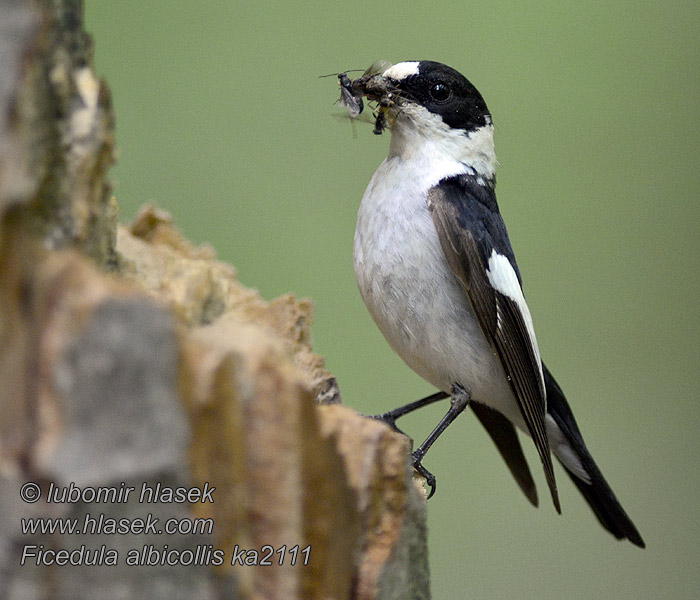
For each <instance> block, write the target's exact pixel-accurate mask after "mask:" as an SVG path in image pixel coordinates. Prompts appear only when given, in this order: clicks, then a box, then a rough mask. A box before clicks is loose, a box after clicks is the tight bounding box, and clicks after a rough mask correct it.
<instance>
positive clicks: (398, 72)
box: [382, 61, 420, 81]
mask: <svg viewBox="0 0 700 600" xmlns="http://www.w3.org/2000/svg"><path fill="white" fill-rule="evenodd" d="M419 64H420V63H419V62H418V61H407V62H400V63H397V64H395V65H392V66H391V67H389V68H388V69H387V70H386V71H384V73H382V77H390V78H391V79H395V80H396V81H401V80H402V79H405V78H406V77H409V76H410V75H418V65H419Z"/></svg>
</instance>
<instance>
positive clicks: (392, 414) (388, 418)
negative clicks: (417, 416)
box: [372, 392, 449, 435]
mask: <svg viewBox="0 0 700 600" xmlns="http://www.w3.org/2000/svg"><path fill="white" fill-rule="evenodd" d="M448 395H449V394H447V393H445V392H436V393H434V394H431V395H430V396H427V397H425V398H421V399H420V400H416V401H415V402H410V403H409V404H405V405H404V406H399V407H398V408H395V409H394V410H390V411H387V412H385V413H382V414H380V415H372V418H373V419H377V420H379V421H384V422H385V423H386V424H387V425H389V427H391V428H392V429H393V430H394V431H398V432H399V433H402V434H403V435H406V434H405V433H404V432H403V431H401V430H400V429H399V428H398V427H397V426H396V420H397V419H400V418H401V417H403V416H404V415H407V414H408V413H412V412H413V411H414V410H418V409H419V408H423V407H424V406H428V405H429V404H432V403H433V402H437V401H438V400H442V399H443V398H447V396H448Z"/></svg>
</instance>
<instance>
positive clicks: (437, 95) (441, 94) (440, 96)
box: [430, 83, 450, 102]
mask: <svg viewBox="0 0 700 600" xmlns="http://www.w3.org/2000/svg"><path fill="white" fill-rule="evenodd" d="M430 97H431V98H432V99H433V100H435V101H437V102H444V101H445V100H447V99H448V98H449V97H450V88H449V86H448V85H447V84H445V83H435V84H433V85H432V87H431V88H430Z"/></svg>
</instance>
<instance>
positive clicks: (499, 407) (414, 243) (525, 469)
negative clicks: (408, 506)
mask: <svg viewBox="0 0 700 600" xmlns="http://www.w3.org/2000/svg"><path fill="white" fill-rule="evenodd" d="M378 64H381V68H380V69H379V71H378V70H377V68H376V67H374V68H373V67H370V69H368V71H367V72H366V73H365V74H363V75H362V76H360V77H358V78H357V79H354V80H347V81H345V84H344V85H343V92H344V94H345V95H346V96H348V97H349V96H352V97H354V99H355V104H356V105H357V106H358V107H359V106H360V103H359V102H357V100H359V99H361V98H362V97H366V98H367V99H368V101H369V102H370V103H372V104H376V107H377V108H376V111H375V117H376V124H375V133H382V131H383V130H384V129H385V128H388V129H389V132H390V134H391V139H390V143H389V151H388V155H387V157H386V158H385V159H384V161H383V162H382V163H381V164H380V165H379V167H378V168H377V170H376V172H375V173H374V175H373V176H372V178H371V179H370V181H369V184H368V186H367V189H366V191H365V193H364V195H363V197H362V201H361V203H360V207H359V211H358V215H357V223H356V228H355V236H354V245H353V259H354V260H353V262H354V271H355V277H356V281H357V285H358V288H359V291H360V295H361V296H362V299H363V301H364V303H365V305H366V307H367V309H368V311H369V313H370V315H371V316H372V319H373V320H374V322H375V323H376V325H377V327H378V328H379V330H380V331H381V333H382V334H383V336H384V337H385V339H386V341H387V342H388V344H389V346H391V348H392V349H393V350H394V351H395V352H396V353H397V354H398V355H399V356H400V357H401V358H402V359H403V361H404V362H405V363H406V364H407V365H408V366H409V367H410V368H411V369H412V370H413V371H415V372H416V373H417V374H418V375H420V376H421V377H422V378H423V379H425V380H426V381H427V382H429V383H430V384H431V385H432V386H434V387H435V388H437V390H438V392H436V393H434V394H432V395H431V396H428V397H427V398H423V399H421V400H418V401H416V402H412V403H410V404H408V405H406V406H403V407H399V408H398V409H394V410H392V411H388V412H386V413H383V414H382V415H378V418H381V419H382V420H384V421H386V422H387V423H389V424H390V425H391V426H392V427H394V428H395V429H397V430H398V431H401V430H399V429H398V427H396V420H397V419H398V418H399V417H401V416H403V415H405V414H407V413H408V412H411V411H413V410H416V409H418V408H421V407H423V406H425V405H427V404H431V403H433V402H436V401H438V400H441V399H444V398H447V397H449V399H450V401H449V409H448V411H447V413H446V414H445V416H444V417H443V419H442V420H441V421H440V423H438V425H437V426H436V427H435V429H434V430H433V431H432V432H431V433H430V435H429V436H428V437H427V438H426V440H425V441H424V442H423V443H422V444H421V445H420V446H419V447H418V448H417V449H416V450H414V451H413V453H412V455H411V458H412V464H413V466H414V468H415V469H416V470H417V471H418V473H420V474H421V475H423V476H424V477H425V478H426V480H427V483H428V485H429V486H430V494H429V495H428V497H430V496H431V495H432V494H433V493H434V491H435V486H436V479H435V477H434V475H433V474H432V473H430V471H428V470H427V469H426V468H425V467H424V466H423V464H422V461H423V458H424V457H425V454H426V453H427V451H428V449H429V448H430V447H431V445H432V444H433V443H434V442H435V440H436V439H437V438H438V437H439V436H440V434H441V433H442V432H443V431H444V430H445V429H446V428H447V426H448V425H449V424H450V423H451V422H452V421H454V419H455V418H456V417H457V416H458V415H459V414H461V413H462V412H463V411H464V410H465V409H466V408H467V407H469V408H470V409H471V410H472V412H473V413H474V414H475V415H476V417H477V419H478V420H479V421H480V422H481V424H482V425H483V426H484V428H485V429H486V431H487V432H488V434H489V435H490V436H491V438H492V440H493V441H494V443H495V445H496V447H497V449H498V451H499V452H500V454H501V455H502V457H503V459H504V460H505V462H506V464H507V466H508V468H509V470H510V472H511V473H512V475H513V477H514V478H515V480H516V482H517V484H518V485H519V487H520V488H521V490H522V491H523V493H524V494H525V496H526V498H527V499H528V500H529V501H530V502H531V503H532V504H533V505H535V506H537V504H538V499H537V491H536V487H535V483H534V480H533V478H532V475H531V473H530V469H529V466H528V464H527V461H526V459H525V456H524V454H523V450H522V446H521V444H520V440H519V437H518V434H517V432H516V430H520V431H522V432H523V433H525V434H527V435H529V436H530V437H531V438H532V440H533V442H534V444H535V447H536V449H537V452H538V454H539V458H540V460H541V462H542V466H543V469H544V473H545V478H546V481H547V484H548V486H549V490H550V494H551V497H552V501H553V504H554V507H555V509H556V510H557V512H559V513H561V506H560V502H559V496H558V491H557V484H556V480H555V475H554V469H553V464H552V457H551V455H552V454H554V456H555V457H556V458H557V459H558V461H559V462H560V463H561V464H562V466H563V467H564V470H565V471H566V473H567V474H568V475H569V477H570V478H571V480H572V481H573V483H574V484H575V486H576V487H577V488H578V490H579V492H580V493H581V494H582V495H583V497H584V498H585V500H586V501H587V502H588V504H589V505H590V507H591V509H592V510H593V512H594V514H595V516H596V517H597V518H598V520H599V521H600V523H601V524H602V526H603V527H604V528H605V529H607V530H608V531H609V532H610V533H611V534H612V535H613V536H615V537H616V538H618V539H627V540H629V541H630V542H631V543H632V544H635V545H636V546H639V547H642V548H643V547H645V543H644V541H643V539H642V537H641V535H640V534H639V532H638V530H637V528H636V527H635V525H634V523H633V522H632V520H631V519H630V518H629V516H628V515H627V513H626V512H625V511H624V509H623V508H622V506H621V505H620V503H619V501H618V500H617V498H616V497H615V494H614V493H613V491H612V489H611V488H610V486H609V485H608V483H607V482H606V480H605V478H604V477H603V475H602V473H601V471H600V469H599V468H598V466H597V465H596V463H595V461H594V460H593V457H592V456H591V454H590V452H589V451H588V449H587V447H586V444H585V443H584V440H583V437H582V435H581V432H580V430H579V427H578V425H577V423H576V420H575V419H574V415H573V413H572V411H571V408H570V407H569V404H568V402H567V400H566V398H565V396H564V393H563V391H562V389H561V388H560V386H559V385H558V384H557V382H556V381H555V379H554V377H553V376H552V374H551V373H550V371H549V370H548V369H547V367H546V366H545V364H544V363H543V362H542V359H541V357H540V350H539V346H538V344H537V338H536V336H535V331H534V327H533V320H532V316H531V313H530V310H529V308H528V305H527V303H526V301H525V297H524V294H523V288H522V278H521V275H520V271H519V269H518V265H517V263H516V260H515V255H514V254H513V249H512V247H511V243H510V240H509V237H508V233H507V230H506V226H505V224H504V221H503V218H502V216H501V214H500V211H499V208H498V204H497V201H496V194H495V181H496V179H495V175H496V165H497V160H496V155H495V152H494V126H493V121H492V117H491V113H490V112H489V110H488V108H487V106H486V103H485V101H484V99H483V97H482V95H481V94H480V93H479V91H478V90H477V89H476V87H474V85H472V83H471V82H470V81H469V80H468V79H467V78H466V77H464V76H463V75H462V74H461V73H459V72H458V71H456V70H455V69H453V68H452V67H449V66H447V65H445V64H442V63H439V62H435V61H425V60H424V61H404V62H399V63H396V64H391V63H388V62H384V61H382V62H380V63H378ZM387 65H389V66H387Z"/></svg>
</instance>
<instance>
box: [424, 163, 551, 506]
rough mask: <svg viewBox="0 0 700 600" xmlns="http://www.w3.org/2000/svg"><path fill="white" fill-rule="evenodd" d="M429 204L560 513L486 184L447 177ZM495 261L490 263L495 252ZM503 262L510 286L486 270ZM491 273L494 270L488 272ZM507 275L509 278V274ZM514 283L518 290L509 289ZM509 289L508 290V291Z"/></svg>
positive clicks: (543, 407)
mask: <svg viewBox="0 0 700 600" xmlns="http://www.w3.org/2000/svg"><path fill="white" fill-rule="evenodd" d="M428 208H429V209H430V213H431V215H432V219H433V223H434V224H435V229H436V230H437V234H438V238H439V239H440V245H441V247H442V251H443V253H444V254H445V258H446V259H447V263H448V265H449V267H450V269H451V271H452V273H453V274H454V275H455V277H456V278H457V279H458V280H459V282H460V283H461V285H462V287H463V288H464V291H465V294H466V296H467V298H468V299H469V302H470V304H471V307H472V309H473V311H474V314H475V315H476V317H477V319H478V321H479V324H480V325H481V328H482V330H483V331H484V334H485V335H486V339H487V340H489V342H490V343H491V344H492V346H493V348H494V350H495V351H496V353H497V354H498V356H499V358H500V359H501V364H502V366H503V370H504V372H505V374H506V376H507V377H508V381H509V383H510V387H511V389H512V390H513V395H514V396H515V398H516V400H517V402H518V406H519V408H520V412H521V414H522V416H523V419H524V420H525V423H526V424H527V427H528V430H529V432H530V435H531V436H532V439H533V441H534V442H535V446H536V448H537V451H538V453H539V455H540V459H541V460H542V465H543V467H544V472H545V476H546V478H547V484H548V485H549V489H550V491H551V494H552V500H553V502H554V506H555V508H556V509H557V511H558V512H561V508H560V506H559V497H558V494H557V487H556V482H555V479H554V469H553V467H552V457H551V453H550V449H549V441H548V440H547V433H546V430H545V414H546V411H547V401H546V395H545V387H544V379H543V376H542V371H541V363H540V359H539V353H538V350H537V347H536V342H535V338H534V333H533V332H532V331H531V326H530V325H529V324H528V323H529V321H530V317H529V312H528V313H527V314H524V311H527V307H526V306H524V303H519V302H518V299H517V298H518V295H521V294H522V292H521V290H520V275H519V273H518V268H517V265H516V263H515V258H514V256H513V251H512V249H511V246H510V242H509V241H508V235H507V233H506V228H505V225H504V223H503V219H502V218H501V215H500V213H499V211H498V205H497V203H496V196H495V193H494V190H493V186H491V185H479V184H478V183H476V181H475V180H474V178H473V177H470V176H467V175H459V176H454V177H448V178H445V179H443V180H442V181H440V183H439V184H438V185H436V186H435V187H433V188H431V189H430V191H429V192H428ZM494 251H495V253H496V257H498V255H500V257H502V258H501V259H500V263H499V262H498V261H496V262H493V263H490V260H491V259H492V257H493V256H494V255H493V254H492V253H493V252H494ZM504 259H507V261H508V267H507V268H508V270H510V269H512V271H513V272H514V273H515V275H516V278H517V281H512V282H511V286H512V287H513V289H512V290H511V289H506V288H505V287H504V285H507V281H506V283H505V284H503V283H502V284H501V285H499V286H498V287H499V288H500V289H497V288H496V287H494V285H493V284H492V283H491V280H490V278H489V270H490V268H491V269H496V268H497V267H498V265H499V264H500V265H501V266H503V262H502V261H503V260H504ZM490 274H491V276H492V278H493V277H495V276H496V275H497V273H495V272H491V273H490ZM511 279H512V278H511ZM516 286H517V290H516V289H514V288H515V287H516ZM511 291H512V293H511Z"/></svg>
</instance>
